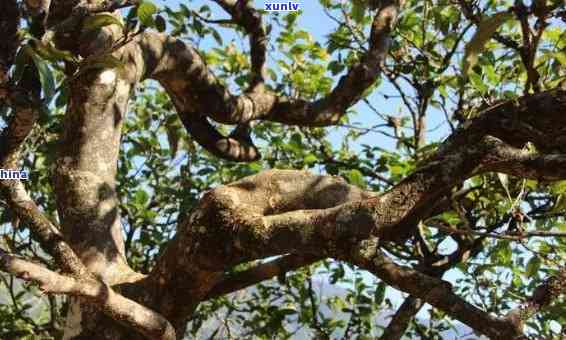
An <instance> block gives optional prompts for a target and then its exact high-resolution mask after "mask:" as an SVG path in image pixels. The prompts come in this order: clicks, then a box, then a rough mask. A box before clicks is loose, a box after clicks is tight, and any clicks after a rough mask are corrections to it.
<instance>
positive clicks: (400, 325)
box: [379, 296, 424, 340]
mask: <svg viewBox="0 0 566 340" xmlns="http://www.w3.org/2000/svg"><path fill="white" fill-rule="evenodd" d="M423 305H424V302H423V300H421V299H418V298H416V297H414V296H408V297H407V298H406V299H405V301H403V303H402V304H401V306H400V307H399V309H397V312H395V315H394V316H393V318H392V319H391V321H390V322H389V324H388V325H387V327H386V328H385V330H384V331H383V334H381V337H379V340H399V339H401V337H402V336H403V334H405V332H406V331H407V328H408V327H409V322H410V321H411V320H412V319H413V317H414V316H415V315H416V314H417V313H418V312H419V310H420V309H421V307H422V306H423Z"/></svg>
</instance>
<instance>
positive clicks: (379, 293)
mask: <svg viewBox="0 0 566 340" xmlns="http://www.w3.org/2000/svg"><path fill="white" fill-rule="evenodd" d="M386 289H387V285H386V284H385V282H383V281H380V282H379V284H378V285H377V287H376V288H375V293H374V295H373V301H374V302H375V304H376V305H378V306H379V305H381V303H382V302H383V299H384V298H385V290H386Z"/></svg>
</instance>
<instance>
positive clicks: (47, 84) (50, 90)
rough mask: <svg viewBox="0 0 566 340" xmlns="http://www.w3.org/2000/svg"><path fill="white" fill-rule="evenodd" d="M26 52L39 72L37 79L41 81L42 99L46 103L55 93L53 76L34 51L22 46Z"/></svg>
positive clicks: (44, 62) (45, 63)
mask: <svg viewBox="0 0 566 340" xmlns="http://www.w3.org/2000/svg"><path fill="white" fill-rule="evenodd" d="M24 48H25V49H26V53H27V54H28V55H29V56H30V57H31V58H32V60H33V62H34V64H35V66H36V67H37V71H38V72H39V80H40V82H41V89H42V90H43V101H44V103H45V104H46V105H47V104H49V102H51V99H52V98H53V96H54V95H55V92H56V91H55V88H56V86H55V78H53V73H52V72H51V70H50V69H49V65H48V64H47V62H46V61H45V60H43V59H41V57H40V56H39V55H38V54H37V53H35V51H34V50H33V49H32V48H31V47H29V46H26V47H24Z"/></svg>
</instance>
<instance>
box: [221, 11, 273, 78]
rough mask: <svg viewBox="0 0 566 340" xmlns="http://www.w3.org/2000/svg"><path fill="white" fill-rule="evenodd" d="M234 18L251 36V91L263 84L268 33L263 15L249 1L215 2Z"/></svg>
mask: <svg viewBox="0 0 566 340" xmlns="http://www.w3.org/2000/svg"><path fill="white" fill-rule="evenodd" d="M213 1H214V2H216V3H217V4H218V5H220V7H222V8H223V9H224V10H225V11H226V12H228V13H229V14H230V15H231V16H232V21H233V22H235V23H237V24H238V25H239V26H240V27H242V28H243V29H244V30H245V31H246V33H247V34H248V35H249V39H250V49H251V51H250V54H251V55H250V58H251V64H252V77H251V78H252V79H251V82H250V89H253V88H254V87H255V86H256V85H258V84H260V83H263V80H264V77H265V76H264V65H265V61H266V55H267V42H268V38H267V33H266V31H265V28H264V27H263V23H262V18H261V14H260V13H259V12H258V11H257V10H256V9H255V8H253V6H252V5H250V3H249V2H248V1H238V0H213Z"/></svg>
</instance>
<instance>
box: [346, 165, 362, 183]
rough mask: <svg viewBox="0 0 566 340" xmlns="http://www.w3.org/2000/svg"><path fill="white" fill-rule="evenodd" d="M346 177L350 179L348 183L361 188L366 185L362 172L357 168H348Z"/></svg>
mask: <svg viewBox="0 0 566 340" xmlns="http://www.w3.org/2000/svg"><path fill="white" fill-rule="evenodd" d="M346 177H348V180H349V181H350V183H352V184H354V185H356V186H359V187H361V188H365V186H366V181H365V179H364V175H362V173H361V172H360V171H359V170H357V169H352V170H350V171H349V172H348V173H347V174H346Z"/></svg>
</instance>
